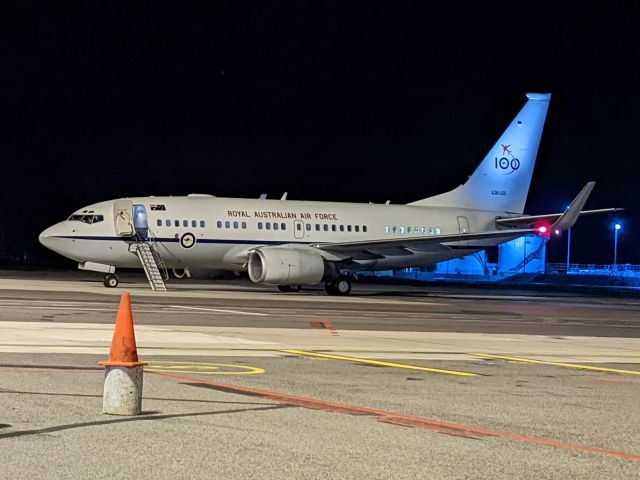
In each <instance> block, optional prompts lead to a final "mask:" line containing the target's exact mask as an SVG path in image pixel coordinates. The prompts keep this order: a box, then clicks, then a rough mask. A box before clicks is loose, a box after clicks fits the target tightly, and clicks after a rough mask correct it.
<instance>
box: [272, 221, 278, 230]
mask: <svg viewBox="0 0 640 480" xmlns="http://www.w3.org/2000/svg"><path fill="white" fill-rule="evenodd" d="M273 229H274V230H277V229H278V224H277V223H275V222H274V223H273Z"/></svg>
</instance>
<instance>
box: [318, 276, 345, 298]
mask: <svg viewBox="0 0 640 480" xmlns="http://www.w3.org/2000/svg"><path fill="white" fill-rule="evenodd" d="M324 289H325V291H326V292H327V293H328V294H329V295H338V296H346V295H349V294H350V293H351V277H349V276H348V275H338V278H336V279H335V280H333V281H332V280H328V281H326V282H325V284H324Z"/></svg>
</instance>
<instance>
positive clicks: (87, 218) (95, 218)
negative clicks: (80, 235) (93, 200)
mask: <svg viewBox="0 0 640 480" xmlns="http://www.w3.org/2000/svg"><path fill="white" fill-rule="evenodd" d="M103 220H104V215H77V214H75V215H71V216H70V217H69V221H71V222H82V223H88V224H92V223H98V222H102V221H103Z"/></svg>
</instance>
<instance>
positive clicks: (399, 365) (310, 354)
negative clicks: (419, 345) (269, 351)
mask: <svg viewBox="0 0 640 480" xmlns="http://www.w3.org/2000/svg"><path fill="white" fill-rule="evenodd" d="M281 351H282V352H285V353H292V354H294V355H304V356H307V357H316V358H328V359H331V360H347V361H349V362H358V363H367V364H369V365H378V366H380V367H393V368H404V369H407V370H419V371H421V372H431V373H444V374H447V375H457V376H459V377H475V376H477V374H475V373H468V372H457V371H455V370H442V369H440V368H428V367H419V366H417V365H405V364H403V363H391V362H380V361H378V360H368V359H366V358H356V357H343V356H342V355H329V354H327V353H316V352H306V351H304V350H281Z"/></svg>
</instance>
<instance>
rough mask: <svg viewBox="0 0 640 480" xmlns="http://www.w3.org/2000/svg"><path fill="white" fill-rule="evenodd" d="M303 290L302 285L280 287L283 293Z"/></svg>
mask: <svg viewBox="0 0 640 480" xmlns="http://www.w3.org/2000/svg"><path fill="white" fill-rule="evenodd" d="M301 288H302V287H301V286H300V285H278V290H280V291H281V292H299V291H300V289H301Z"/></svg>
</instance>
